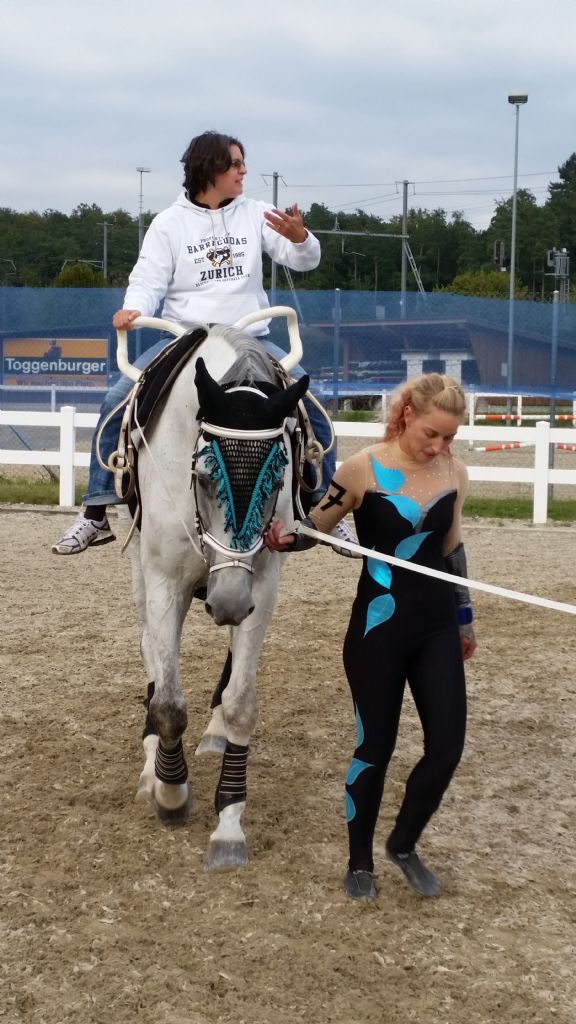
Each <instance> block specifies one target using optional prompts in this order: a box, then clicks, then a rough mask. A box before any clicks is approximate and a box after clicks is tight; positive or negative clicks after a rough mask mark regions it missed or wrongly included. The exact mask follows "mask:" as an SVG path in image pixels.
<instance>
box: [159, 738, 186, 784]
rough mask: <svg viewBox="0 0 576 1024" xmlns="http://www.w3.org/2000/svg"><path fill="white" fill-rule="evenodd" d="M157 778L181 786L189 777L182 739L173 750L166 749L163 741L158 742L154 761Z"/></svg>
mask: <svg viewBox="0 0 576 1024" xmlns="http://www.w3.org/2000/svg"><path fill="white" fill-rule="evenodd" d="M154 771H155V772H156V778H157V779H160V782H167V783H168V784H169V785H170V786H179V785H181V783H183V782H186V779H187V778H188V766H187V764H186V759H185V757H184V751H183V749H182V740H178V743H177V744H176V746H175V747H173V748H172V750H166V749H165V748H164V747H163V746H162V741H160V742H159V744H158V749H157V751H156V760H155V762H154Z"/></svg>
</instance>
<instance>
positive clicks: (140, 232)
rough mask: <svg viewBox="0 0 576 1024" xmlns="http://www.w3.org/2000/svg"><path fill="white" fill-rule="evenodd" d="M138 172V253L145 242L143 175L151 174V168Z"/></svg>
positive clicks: (141, 169) (140, 168) (141, 168)
mask: <svg viewBox="0 0 576 1024" xmlns="http://www.w3.org/2000/svg"><path fill="white" fill-rule="evenodd" d="M136 170H137V171H138V174H139V175H140V202H139V206H138V252H140V249H141V248H142V242H143V241H144V214H143V212H142V175H143V174H150V168H149V167H137V168H136Z"/></svg>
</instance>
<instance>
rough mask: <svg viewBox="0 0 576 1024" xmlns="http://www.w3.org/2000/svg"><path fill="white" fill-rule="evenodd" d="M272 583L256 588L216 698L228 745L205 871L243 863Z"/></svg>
mask: <svg viewBox="0 0 576 1024" xmlns="http://www.w3.org/2000/svg"><path fill="white" fill-rule="evenodd" d="M275 583H276V580H275V578H274V577H273V578H272V580H268V586H265V587H264V586H260V587H259V588H258V591H259V592H258V600H257V602H256V608H255V611H254V614H253V615H251V616H250V618H249V619H245V620H244V622H243V623H242V624H241V625H240V626H238V627H236V628H234V630H233V634H232V647H231V652H232V663H231V672H230V678H229V681H228V684H227V685H226V687H225V688H224V689H223V690H222V693H221V700H222V704H221V714H222V718H223V722H224V726H225V730H226V732H225V735H226V741H227V742H226V749H225V751H224V755H223V759H222V771H221V774H220V780H219V782H218V787H217V789H216V799H215V804H216V811H217V813H218V825H217V827H216V829H215V831H214V832H213V833H212V835H211V836H210V844H209V847H208V850H207V853H206V857H205V860H204V866H205V867H206V868H207V869H209V870H211V869H216V868H232V867H240V866H242V865H243V864H246V863H247V861H248V849H247V844H246V837H245V835H244V832H243V831H242V825H241V819H242V814H243V811H244V808H245V806H246V794H247V766H248V750H249V743H250V738H251V736H252V733H253V731H254V728H255V725H256V720H257V717H258V706H257V699H256V672H257V668H258V661H259V658H260V651H261V649H262V643H263V641H264V635H265V632H266V628H267V626H268V622H269V620H270V617H271V615H272V610H273V607H274V602H275ZM255 596H256V594H255Z"/></svg>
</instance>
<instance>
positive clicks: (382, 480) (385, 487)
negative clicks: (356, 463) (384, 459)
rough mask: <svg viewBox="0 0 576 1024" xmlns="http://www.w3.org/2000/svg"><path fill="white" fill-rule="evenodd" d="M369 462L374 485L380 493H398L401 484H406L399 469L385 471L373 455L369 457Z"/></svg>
mask: <svg viewBox="0 0 576 1024" xmlns="http://www.w3.org/2000/svg"><path fill="white" fill-rule="evenodd" d="M370 462H371V463H372V471H373V473H374V479H375V481H376V484H377V486H378V487H379V488H380V489H381V490H382V491H392V492H394V491H399V490H400V488H401V487H402V484H404V483H406V477H405V476H404V473H402V471H401V470H400V469H386V467H385V466H381V465H380V463H379V462H377V461H376V459H375V458H374V456H373V455H371V456H370Z"/></svg>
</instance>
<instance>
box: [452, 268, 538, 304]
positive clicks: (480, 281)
mask: <svg viewBox="0 0 576 1024" xmlns="http://www.w3.org/2000/svg"><path fill="white" fill-rule="evenodd" d="M438 291H441V292H449V293H450V294H451V295H476V296H478V298H481V299H507V298H508V296H509V294H510V278H509V276H508V274H503V273H502V272H501V271H499V270H488V271H486V270H468V271H467V272H466V273H465V274H457V275H456V277H455V278H454V280H453V281H452V282H451V283H450V284H449V285H447V286H446V287H445V288H439V289H438ZM515 295H516V298H517V299H525V298H527V296H528V289H527V288H526V287H525V286H524V285H522V284H520V283H517V284H516V283H515Z"/></svg>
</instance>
